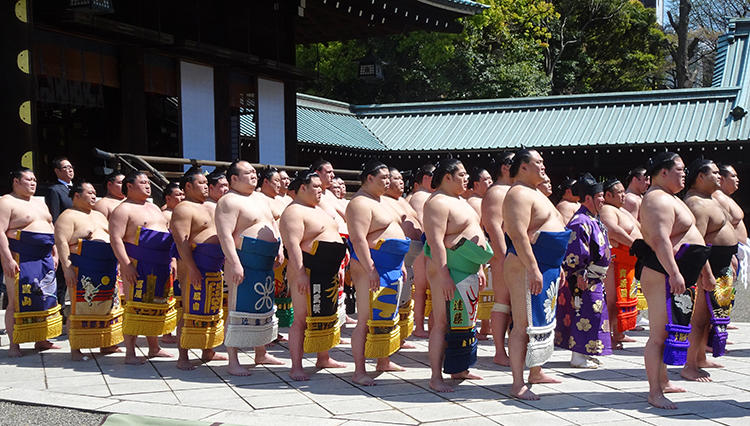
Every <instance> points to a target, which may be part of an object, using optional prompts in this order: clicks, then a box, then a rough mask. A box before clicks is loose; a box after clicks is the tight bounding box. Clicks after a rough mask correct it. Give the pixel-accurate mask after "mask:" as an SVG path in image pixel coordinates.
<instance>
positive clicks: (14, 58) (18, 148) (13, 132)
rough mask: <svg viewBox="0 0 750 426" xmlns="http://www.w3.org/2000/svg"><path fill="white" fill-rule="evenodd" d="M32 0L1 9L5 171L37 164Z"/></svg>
mask: <svg viewBox="0 0 750 426" xmlns="http://www.w3.org/2000/svg"><path fill="white" fill-rule="evenodd" d="M31 6H32V5H31V0H18V1H6V2H3V6H2V7H1V8H0V15H1V17H0V26H1V27H2V29H0V34H2V40H3V49H2V56H0V58H2V59H1V60H0V61H1V62H0V64H2V70H3V71H2V73H3V90H2V96H0V105H2V107H0V114H1V115H0V116H2V121H0V122H1V123H2V128H3V136H4V140H5V143H4V144H3V155H2V160H0V164H1V165H2V166H1V167H2V170H4V171H5V172H6V174H7V172H9V171H10V170H12V169H16V168H18V167H21V166H23V167H28V168H30V169H32V170H35V167H38V164H37V155H35V154H34V153H35V152H36V151H37V149H36V145H37V140H36V123H35V119H36V96H35V88H36V83H35V81H34V78H35V77H34V72H33V70H32V65H33V61H32V57H33V56H32V55H33V54H34V52H32V49H31V34H32V31H33V26H32V13H31V11H32V7H31ZM2 186H3V189H4V190H3V191H2V192H7V191H8V190H10V184H9V183H8V182H6V179H3V180H2Z"/></svg>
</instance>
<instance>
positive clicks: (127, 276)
mask: <svg viewBox="0 0 750 426" xmlns="http://www.w3.org/2000/svg"><path fill="white" fill-rule="evenodd" d="M120 276H121V277H122V282H124V283H125V284H127V285H129V286H131V285H135V282H136V281H137V280H138V271H137V270H136V269H135V266H133V264H132V263H128V264H127V265H123V264H120Z"/></svg>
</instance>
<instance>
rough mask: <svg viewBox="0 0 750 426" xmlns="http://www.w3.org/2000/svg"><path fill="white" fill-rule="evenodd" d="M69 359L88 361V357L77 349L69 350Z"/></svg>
mask: <svg viewBox="0 0 750 426" xmlns="http://www.w3.org/2000/svg"><path fill="white" fill-rule="evenodd" d="M70 359H71V360H73V361H88V360H89V357H88V356H86V355H84V354H82V353H81V351H80V350H79V349H71V350H70Z"/></svg>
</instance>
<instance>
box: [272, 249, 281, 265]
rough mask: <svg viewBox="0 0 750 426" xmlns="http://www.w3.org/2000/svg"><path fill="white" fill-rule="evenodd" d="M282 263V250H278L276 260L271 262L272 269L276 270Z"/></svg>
mask: <svg viewBox="0 0 750 426" xmlns="http://www.w3.org/2000/svg"><path fill="white" fill-rule="evenodd" d="M283 263H284V250H279V254H277V255H276V259H274V262H273V268H274V269H276V268H278V267H279V266H281V265H282V264H283Z"/></svg>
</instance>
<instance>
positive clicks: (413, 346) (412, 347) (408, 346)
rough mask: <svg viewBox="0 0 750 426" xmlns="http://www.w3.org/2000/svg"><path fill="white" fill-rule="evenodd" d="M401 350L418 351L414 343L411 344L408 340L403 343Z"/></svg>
mask: <svg viewBox="0 0 750 426" xmlns="http://www.w3.org/2000/svg"><path fill="white" fill-rule="evenodd" d="M401 349H417V347H416V346H415V345H414V344H413V343H409V342H407V341H406V340H404V341H403V342H401Z"/></svg>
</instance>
